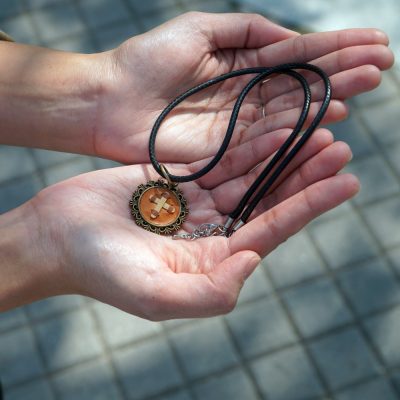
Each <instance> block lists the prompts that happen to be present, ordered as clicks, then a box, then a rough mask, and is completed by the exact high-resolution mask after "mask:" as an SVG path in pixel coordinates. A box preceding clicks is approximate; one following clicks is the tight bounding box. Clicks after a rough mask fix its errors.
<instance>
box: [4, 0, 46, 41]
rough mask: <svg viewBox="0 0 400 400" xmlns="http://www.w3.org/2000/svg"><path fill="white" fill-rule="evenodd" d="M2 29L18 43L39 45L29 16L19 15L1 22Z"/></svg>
mask: <svg viewBox="0 0 400 400" xmlns="http://www.w3.org/2000/svg"><path fill="white" fill-rule="evenodd" d="M13 3H14V4H17V2H16V1H13ZM2 6H3V5H2ZM1 8H2V7H1ZM0 13H1V11H0ZM1 29H2V30H3V31H4V32H6V33H7V34H9V35H10V36H11V37H12V38H13V39H14V40H15V41H16V42H19V43H26V44H38V42H39V40H38V38H37V37H36V32H35V31H34V27H33V24H32V21H31V20H30V18H29V17H28V14H19V15H16V16H15V17H12V18H7V19H6V20H4V21H2V22H1Z"/></svg>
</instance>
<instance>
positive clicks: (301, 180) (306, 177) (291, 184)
mask: <svg viewBox="0 0 400 400" xmlns="http://www.w3.org/2000/svg"><path fill="white" fill-rule="evenodd" d="M351 158H352V153H351V150H350V147H349V146H348V144H347V143H344V142H335V143H332V144H331V145H330V146H327V147H325V148H324V149H322V150H321V151H320V152H319V153H318V154H315V156H314V157H311V158H309V159H308V160H307V161H306V162H304V163H303V164H302V165H300V166H299V167H298V168H296V169H295V170H294V171H292V172H291V174H290V175H289V176H287V177H286V178H285V179H284V180H283V182H281V184H280V185H279V186H278V187H276V188H275V189H274V190H272V191H271V193H270V194H269V195H267V196H265V197H264V199H262V201H261V202H260V203H259V205H258V206H257V207H256V208H255V210H254V213H253V214H252V216H253V217H254V216H257V215H260V214H261V213H263V212H265V211H266V210H269V209H271V208H272V207H275V206H276V205H277V204H279V203H281V202H283V201H285V200H286V199H288V198H289V197H291V196H293V195H295V194H296V193H298V192H300V191H302V190H304V189H305V188H306V187H308V186H310V185H312V184H314V183H316V182H318V181H321V180H323V179H327V178H329V177H330V176H334V175H336V174H337V173H338V172H339V171H341V170H342V169H343V168H344V167H345V166H346V164H347V163H348V162H349V161H350V160H351Z"/></svg>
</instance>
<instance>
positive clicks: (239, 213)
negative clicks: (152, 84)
mask: <svg viewBox="0 0 400 400" xmlns="http://www.w3.org/2000/svg"><path fill="white" fill-rule="evenodd" d="M295 69H302V70H308V71H312V72H314V73H316V74H318V75H319V76H320V78H321V79H322V81H323V83H324V86H325V96H324V100H323V101H322V105H321V107H320V109H319V111H318V113H317V114H316V116H315V118H314V119H313V121H312V122H311V124H310V125H309V127H308V128H307V129H306V130H305V131H304V133H303V134H302V135H301V137H300V139H299V140H298V141H297V142H296V143H295V145H294V146H293V147H292V148H291V149H290V150H289V148H290V146H291V145H292V143H293V142H294V140H295V139H296V137H297V136H298V135H299V133H300V132H301V130H302V128H303V126H304V123H305V121H306V119H307V116H308V113H309V110H310V105H311V90H310V87H309V84H308V83H307V81H306V79H305V78H304V77H303V76H302V75H300V74H299V73H298V72H296V71H294V70H295ZM247 74H257V75H256V76H255V77H253V78H252V79H251V80H250V81H249V82H248V83H247V85H246V86H245V87H244V88H243V90H242V91H241V92H240V94H239V96H238V98H237V100H236V102H235V105H234V107H233V109H232V114H231V117H230V120H229V123H228V128H227V131H226V133H225V136H224V139H223V141H222V143H221V146H220V148H219V149H218V151H217V153H216V154H215V156H214V157H213V158H212V160H211V161H210V162H209V163H208V164H207V165H206V166H205V167H203V168H202V169H200V170H199V171H197V172H195V173H193V174H190V175H185V176H177V175H172V174H169V173H168V172H167V176H168V177H169V181H171V182H175V183H180V182H190V181H193V180H195V179H198V178H200V177H202V176H203V175H205V174H206V173H207V172H209V171H211V169H213V168H214V167H215V166H216V165H217V163H218V162H219V161H220V159H221V158H222V156H223V155H224V153H225V151H226V149H227V148H228V146H229V143H230V141H231V138H232V135H233V131H234V128H235V124H236V121H237V118H238V115H239V111H240V107H241V106H242V103H243V101H244V99H245V97H246V96H247V94H248V93H249V92H250V90H251V89H252V88H253V87H254V86H255V85H256V84H257V83H259V82H265V81H266V80H267V78H268V77H269V76H270V75H272V74H285V75H289V76H291V77H293V78H294V79H296V80H297V81H299V83H300V85H301V87H302V89H303V92H304V103H303V108H302V111H301V113H300V116H299V119H298V121H297V124H296V126H295V127H294V129H293V131H292V133H291V134H290V136H289V137H288V139H286V141H285V142H284V143H283V145H282V146H281V147H280V148H279V150H278V151H277V152H276V154H275V156H274V157H273V158H272V160H271V161H270V162H269V163H268V165H267V166H266V167H265V168H264V170H263V171H262V172H261V173H260V175H259V176H258V177H257V179H256V180H255V181H254V182H253V184H252V185H251V186H250V187H249V189H248V190H247V192H246V193H245V195H244V196H243V198H242V199H241V200H240V202H239V204H238V206H237V207H236V208H235V210H234V211H233V212H232V213H230V214H229V217H230V219H231V220H232V221H235V220H237V219H238V218H239V217H240V221H241V224H243V223H246V221H247V219H248V218H249V217H250V214H251V213H252V211H253V210H254V208H255V207H256V205H257V204H258V203H259V202H260V200H261V199H262V198H263V196H264V195H265V194H266V192H267V191H268V190H269V189H270V188H271V186H272V185H273V184H274V182H275V181H276V180H277V178H278V177H279V175H280V174H281V173H282V172H283V170H284V169H285V168H286V167H287V165H288V164H289V163H290V161H291V160H292V159H293V158H294V157H295V155H296V154H297V153H298V152H299V150H300V149H301V147H302V146H303V145H304V144H305V143H306V141H307V140H308V139H309V138H310V136H311V135H312V133H313V132H314V131H315V129H316V128H317V126H318V124H319V123H320V122H321V120H322V118H323V117H324V115H325V113H326V111H327V109H328V106H329V102H330V99H331V84H330V81H329V78H328V76H327V75H326V73H325V72H324V71H322V70H321V69H320V68H318V67H316V66H315V65H312V64H305V63H289V64H281V65H277V66H274V67H255V68H244V69H240V70H236V71H232V72H229V73H226V74H223V75H220V76H217V77H215V78H212V79H210V80H208V81H206V82H204V83H201V84H200V85H197V86H195V87H193V88H191V89H189V90H187V91H186V92H184V93H183V94H181V95H180V96H178V97H177V98H176V99H175V100H173V101H172V102H171V103H170V104H168V106H167V107H166V108H165V109H164V110H163V111H162V113H161V114H160V115H159V117H158V118H157V120H156V122H155V123H154V126H153V129H152V131H151V134H150V139H149V155H150V161H151V163H152V165H153V167H154V169H155V170H156V171H157V172H158V173H159V174H160V175H161V176H164V177H165V175H164V173H165V167H164V166H163V165H162V164H160V163H159V162H158V161H157V159H156V156H155V141H156V137H157V133H158V130H159V128H160V125H161V123H162V122H163V121H164V119H165V118H166V117H167V115H168V114H169V113H170V112H171V111H172V110H173V109H174V108H175V107H176V106H177V105H178V104H180V103H181V102H182V101H184V100H185V99H187V98H188V97H190V96H192V95H194V94H196V93H198V92H200V91H201V90H203V89H206V88H208V87H210V86H213V85H215V84H217V83H220V82H223V81H225V80H227V79H231V78H234V77H238V76H242V75H247ZM286 152H287V154H286V157H284V158H283V160H282V161H281V163H280V164H279V165H278V166H277V167H276V169H275V170H274V171H273V172H272V170H273V168H274V167H275V166H276V164H277V163H278V161H279V160H280V159H281V158H282V156H283V155H284V154H285V153H286ZM271 172H272V173H271ZM270 173H271V175H270V177H269V178H268V179H267V181H266V182H265V184H264V185H263V186H262V187H261V189H260V190H259V191H258V192H257V193H256V194H255V195H254V193H255V191H256V190H257V188H258V187H259V186H260V185H261V184H262V182H263V181H264V180H265V179H266V178H267V176H268V175H269V174H270ZM167 180H168V179H167ZM253 195H254V197H253ZM252 197H253V198H252ZM250 198H252V199H251V202H250V203H249V200H250ZM248 203H249V204H248ZM247 204H248V206H247V208H246V209H245V207H246V205H247ZM244 209H245V210H244ZM243 210H244V211H243Z"/></svg>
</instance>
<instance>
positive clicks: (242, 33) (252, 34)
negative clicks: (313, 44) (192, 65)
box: [193, 13, 298, 51]
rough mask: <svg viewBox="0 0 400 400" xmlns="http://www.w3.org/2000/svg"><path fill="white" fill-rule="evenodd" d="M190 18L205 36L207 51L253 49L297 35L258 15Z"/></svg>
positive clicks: (197, 15)
mask: <svg viewBox="0 0 400 400" xmlns="http://www.w3.org/2000/svg"><path fill="white" fill-rule="evenodd" d="M193 18H194V23H196V24H197V25H198V26H199V28H200V29H201V32H202V33H203V34H205V35H206V36H207V38H208V40H209V42H210V44H211V49H210V50H211V51H215V50H218V49H238V48H246V49H255V48H260V47H263V46H267V45H269V44H271V43H275V42H278V41H281V40H285V39H288V38H290V37H294V36H297V35H298V33H296V32H294V31H291V30H289V29H286V28H284V27H282V26H280V25H277V24H275V23H273V22H271V21H269V20H268V19H266V18H264V17H262V16H261V15H258V14H237V13H234V14H205V13H195V14H194V15H193Z"/></svg>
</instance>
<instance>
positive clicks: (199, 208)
mask: <svg viewBox="0 0 400 400" xmlns="http://www.w3.org/2000/svg"><path fill="white" fill-rule="evenodd" d="M387 43H388V40H387V37H386V36H385V35H384V34H383V33H382V32H380V31H376V30H370V29H361V30H359V29H358V30H346V31H340V32H330V33H316V34H310V35H304V36H299V35H297V34H296V33H294V32H292V31H288V30H286V29H283V28H281V27H279V26H277V25H274V24H272V23H271V22H269V21H267V20H265V19H264V18H262V17H260V16H255V15H229V14H222V15H211V14H201V13H190V14H187V15H183V16H181V17H178V18H177V19H174V20H172V21H170V22H168V23H166V24H164V25H162V26H160V27H159V28H157V29H155V30H153V31H150V32H149V33H146V34H144V35H140V36H137V37H135V38H132V39H130V40H128V41H127V42H125V43H123V44H122V45H121V46H120V47H118V48H117V49H115V50H113V51H110V52H105V53H101V54H95V55H80V54H71V53H63V52H55V51H53V50H48V49H39V48H34V47H30V46H22V45H18V44H9V43H0V52H5V53H7V57H8V58H7V59H8V65H7V66H5V65H0V83H1V84H0V105H1V107H0V138H1V141H2V143H4V144H14V145H24V146H31V147H42V148H49V149H56V150H64V151H72V152H78V153H83V154H92V155H97V156H102V157H107V158H111V159H115V160H119V161H121V162H130V163H133V162H134V163H136V164H137V165H133V166H128V167H120V168H114V169H109V170H102V171H96V172H92V173H89V174H84V175H80V176H77V177H75V178H72V179H69V180H67V181H64V182H61V183H59V184H56V185H53V186H51V187H48V188H46V189H44V190H43V191H41V192H40V193H38V194H37V195H36V196H35V197H34V198H33V199H31V200H30V201H28V202H27V203H25V204H24V205H22V206H20V207H18V208H17V209H15V210H12V211H10V212H8V213H5V214H3V215H2V216H1V217H0V276H2V279H1V280H0V311H4V310H7V309H11V308H13V307H17V306H19V305H22V304H26V303H28V302H31V301H34V300H38V299H42V298H45V297H49V296H54V295H59V294H66V293H78V294H83V295H86V296H90V297H93V298H96V299H98V300H100V301H103V302H105V303H108V304H111V305H114V306H115V307H118V308H120V309H122V310H125V311H127V312H129V313H132V314H135V315H138V316H141V317H144V318H148V319H151V320H161V319H168V318H179V317H204V316H211V315H217V314H221V313H226V312H228V311H230V310H231V309H232V308H233V307H234V305H235V303H236V299H237V297H238V294H239V292H240V289H241V287H242V285H243V283H244V281H245V279H246V278H247V277H248V276H249V275H250V274H251V272H252V271H253V270H254V269H255V268H256V266H257V264H258V263H259V261H260V258H261V257H264V256H266V255H267V254H268V253H269V252H271V251H272V250H273V249H274V248H275V247H277V246H278V245H279V244H280V243H282V242H284V241H285V240H287V238H289V237H290V236H291V235H293V234H294V233H296V232H297V231H299V230H300V229H302V228H303V227H304V226H305V225H306V224H307V223H308V222H310V221H311V220H312V219H313V218H315V217H317V216H318V215H320V214H322V213H324V212H325V211H327V210H329V209H331V208H333V207H335V206H337V205H339V204H341V203H342V202H343V201H345V200H347V199H349V198H350V197H352V196H353V195H355V194H356V193H357V191H358V189H359V184H358V181H357V179H356V178H355V177H354V176H352V175H338V172H339V171H340V170H341V169H342V168H343V167H344V166H345V164H346V163H347V162H348V161H349V160H350V158H351V151H350V149H349V147H348V146H347V145H346V144H345V143H340V142H339V143H334V142H333V137H332V135H331V134H330V133H329V132H328V131H327V130H323V129H322V130H318V131H316V132H315V134H314V135H313V137H312V138H311V139H310V141H309V142H308V143H307V146H305V147H304V148H303V149H302V150H301V152H300V153H299V154H298V156H297V157H296V159H295V160H293V162H292V163H291V164H290V166H289V168H288V169H287V171H286V172H285V175H284V176H283V177H282V178H281V179H280V180H279V181H278V182H277V183H276V185H275V187H274V188H273V191H272V192H271V194H267V195H266V196H265V197H264V199H263V201H262V202H261V203H260V204H259V205H258V207H257V208H256V210H255V211H254V213H253V215H252V216H251V218H250V221H249V222H248V223H247V224H246V225H245V226H244V227H242V228H241V229H240V230H238V231H237V232H236V233H235V234H234V235H233V236H231V237H230V238H223V237H213V238H207V239H202V240H197V241H194V242H186V241H182V240H180V241H173V240H171V238H169V237H161V236H157V235H154V234H152V233H149V232H147V231H144V230H143V229H141V228H139V227H137V226H136V225H135V223H134V222H133V221H132V218H131V216H130V213H129V209H128V204H127V203H128V200H129V198H130V196H131V194H132V192H133V190H134V189H135V188H136V187H137V185H139V184H140V183H144V182H146V181H147V180H149V179H158V176H157V175H156V174H155V172H154V170H153V168H152V167H151V165H149V164H147V160H148V156H147V146H148V134H149V130H150V129H151V126H152V124H153V123H154V119H155V118H156V117H157V116H158V114H159V113H160V112H161V110H162V109H163V108H164V107H165V106H166V104H168V102H169V101H170V100H171V99H172V98H174V97H175V96H176V95H178V94H179V93H181V92H182V91H184V90H186V89H188V88H190V87H192V86H194V85H195V84H197V83H200V82H202V81H204V80H207V79H209V78H211V77H213V76H216V75H218V74H221V73H223V72H227V71H229V70H233V69H237V68H242V67H245V66H255V65H271V64H278V63H283V62H288V61H302V62H304V61H307V62H312V63H314V64H316V65H319V66H321V67H323V68H324V69H325V70H326V71H327V72H328V74H329V75H330V77H331V80H332V84H333V98H334V101H333V102H332V103H331V106H330V109H329V111H328V113H327V116H326V119H325V121H326V122H328V121H330V122H334V121H338V120H340V119H342V118H344V117H345V116H346V113H347V109H346V107H345V105H344V103H343V101H344V100H345V99H347V98H349V97H351V96H353V95H355V94H358V93H361V92H363V91H367V90H370V89H372V88H374V87H376V86H377V85H378V84H379V81H380V70H382V69H386V68H389V67H390V66H391V64H392V63H393V56H392V53H391V52H390V50H389V49H388V48H387ZM9 65H13V68H12V69H10V68H9ZM149 65H151V68H149ZM27 66H29V68H27ZM309 78H310V81H311V82H313V81H312V80H313V79H315V77H312V76H309ZM244 82H245V80H240V79H238V80H235V81H229V82H226V83H224V84H222V85H220V87H218V88H214V89H212V90H208V91H206V92H205V93H202V94H200V95H198V96H194V97H193V98H191V99H190V101H189V100H188V102H186V103H185V104H184V105H183V107H181V108H180V109H179V110H177V111H176V113H175V114H174V115H173V116H172V117H171V118H169V120H168V121H167V122H166V123H165V124H164V125H163V127H162V130H161V132H160V134H159V137H158V138H157V149H156V150H157V157H158V159H159V160H160V161H163V162H168V164H167V168H168V170H169V171H170V172H171V173H173V174H177V175H186V174H189V173H191V172H194V171H196V170H198V169H199V167H201V165H204V164H205V163H206V162H207V160H208V158H209V157H210V156H211V155H212V154H214V153H215V151H216V150H217V148H218V146H219V143H220V140H221V137H222V135H223V134H224V132H225V127H226V122H227V119H228V117H229V113H230V110H231V107H232V104H233V101H234V99H235V96H236V95H237V94H238V92H239V91H240V89H241V87H243V83H244ZM312 92H313V98H314V100H315V101H316V104H314V105H313V108H312V109H313V111H314V113H315V112H316V110H317V109H318V104H317V103H318V101H319V100H320V99H321V98H322V94H323V93H322V91H321V87H320V84H319V82H318V81H315V82H313V83H312ZM301 101H302V94H301V93H300V92H299V91H298V90H297V87H296V86H294V85H293V82H292V81H291V80H290V79H286V78H284V77H279V76H278V77H274V78H273V79H272V80H271V81H268V82H267V83H265V84H264V85H260V86H259V87H258V89H257V90H254V92H252V93H251V94H250V95H249V97H248V99H247V101H246V104H245V105H244V106H243V109H242V111H241V113H240V116H239V120H238V125H237V132H236V134H235V135H234V139H233V140H232V143H231V147H230V149H229V150H228V151H227V152H226V154H225V156H224V157H223V158H222V160H221V162H220V163H219V164H218V166H216V167H215V169H214V170H212V171H211V172H210V173H209V174H207V175H206V176H204V177H202V178H201V179H199V180H197V181H195V182H189V183H186V184H182V185H181V188H182V190H183V191H184V194H185V196H186V198H187V200H188V202H189V204H190V208H191V212H190V214H189V216H188V218H187V221H186V222H185V224H184V226H183V229H184V230H185V231H191V230H192V229H193V228H194V227H195V226H197V225H198V224H200V223H202V222H215V223H223V222H224V221H225V218H226V214H227V213H229V212H230V211H231V210H232V209H233V208H234V206H235V204H236V203H237V201H238V199H239V198H240V197H241V196H242V195H243V194H244V192H245V191H246V189H247V188H248V186H249V185H250V184H251V182H253V181H254V179H255V176H256V174H257V171H258V169H257V168H256V169H254V168H255V167H256V166H257V165H258V164H259V163H264V164H265V163H266V162H267V161H268V159H269V158H270V157H271V156H272V155H273V154H274V152H275V151H276V150H277V149H278V148H279V146H280V145H281V144H282V143H283V141H284V140H285V138H286V137H287V136H288V135H289V134H290V128H291V127H293V126H294V124H295V122H296V120H297V117H298V113H299V110H298V108H299V107H300V105H301ZM260 104H265V110H266V112H267V115H268V118H261V115H262V114H261V110H260ZM171 143H172V144H173V145H172V146H171ZM243 155H246V157H244V156H243Z"/></svg>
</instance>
